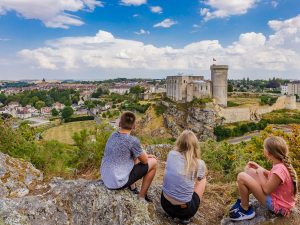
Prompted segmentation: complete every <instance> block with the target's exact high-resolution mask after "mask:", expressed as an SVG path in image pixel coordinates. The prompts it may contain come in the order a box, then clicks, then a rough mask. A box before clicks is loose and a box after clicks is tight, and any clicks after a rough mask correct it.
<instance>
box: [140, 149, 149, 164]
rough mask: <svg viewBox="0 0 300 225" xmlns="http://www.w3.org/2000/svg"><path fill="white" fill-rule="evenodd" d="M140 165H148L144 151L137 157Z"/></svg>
mask: <svg viewBox="0 0 300 225" xmlns="http://www.w3.org/2000/svg"><path fill="white" fill-rule="evenodd" d="M138 159H139V160H140V162H141V163H143V164H147V163H148V155H147V153H146V152H145V151H143V152H142V154H141V155H140V156H139V157H138Z"/></svg>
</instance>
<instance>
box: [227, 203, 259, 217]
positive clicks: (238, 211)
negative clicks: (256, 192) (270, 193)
mask: <svg viewBox="0 0 300 225" xmlns="http://www.w3.org/2000/svg"><path fill="white" fill-rule="evenodd" d="M229 217H230V219H231V220H233V221H240V220H250V219H253V218H254V217H255V212H254V210H253V208H252V207H251V206H249V209H248V210H247V211H246V210H244V209H243V208H242V206H241V205H240V204H239V206H238V207H237V208H235V209H232V210H231V211H230V213H229Z"/></svg>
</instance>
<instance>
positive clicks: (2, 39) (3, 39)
mask: <svg viewBox="0 0 300 225" xmlns="http://www.w3.org/2000/svg"><path fill="white" fill-rule="evenodd" d="M0 41H10V39H9V38H0Z"/></svg>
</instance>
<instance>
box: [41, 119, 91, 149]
mask: <svg viewBox="0 0 300 225" xmlns="http://www.w3.org/2000/svg"><path fill="white" fill-rule="evenodd" d="M95 126H96V123H95V121H80V122H73V123H66V124H63V125H60V126H57V127H53V128H50V129H49V130H46V131H45V132H44V133H43V138H44V139H45V140H57V141H59V142H62V143H66V144H74V142H73V139H72V136H73V134H74V133H75V132H79V131H81V130H83V129H86V130H91V129H93V128H94V127H95Z"/></svg>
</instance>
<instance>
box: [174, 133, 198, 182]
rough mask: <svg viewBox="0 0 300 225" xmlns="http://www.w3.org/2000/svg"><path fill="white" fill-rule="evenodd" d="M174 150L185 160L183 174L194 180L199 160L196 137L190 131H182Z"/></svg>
mask: <svg viewBox="0 0 300 225" xmlns="http://www.w3.org/2000/svg"><path fill="white" fill-rule="evenodd" d="M175 146H176V150H177V151H179V152H180V153H181V154H182V155H183V156H184V158H185V170H184V171H185V172H184V174H185V175H186V176H188V177H192V178H196V176H197V171H198V159H200V148H199V142H198V139H197V137H196V135H195V134H194V133H193V132H192V131H190V130H185V131H183V132H182V133H181V134H180V136H179V137H178V138H177V140H176V143H175Z"/></svg>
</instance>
